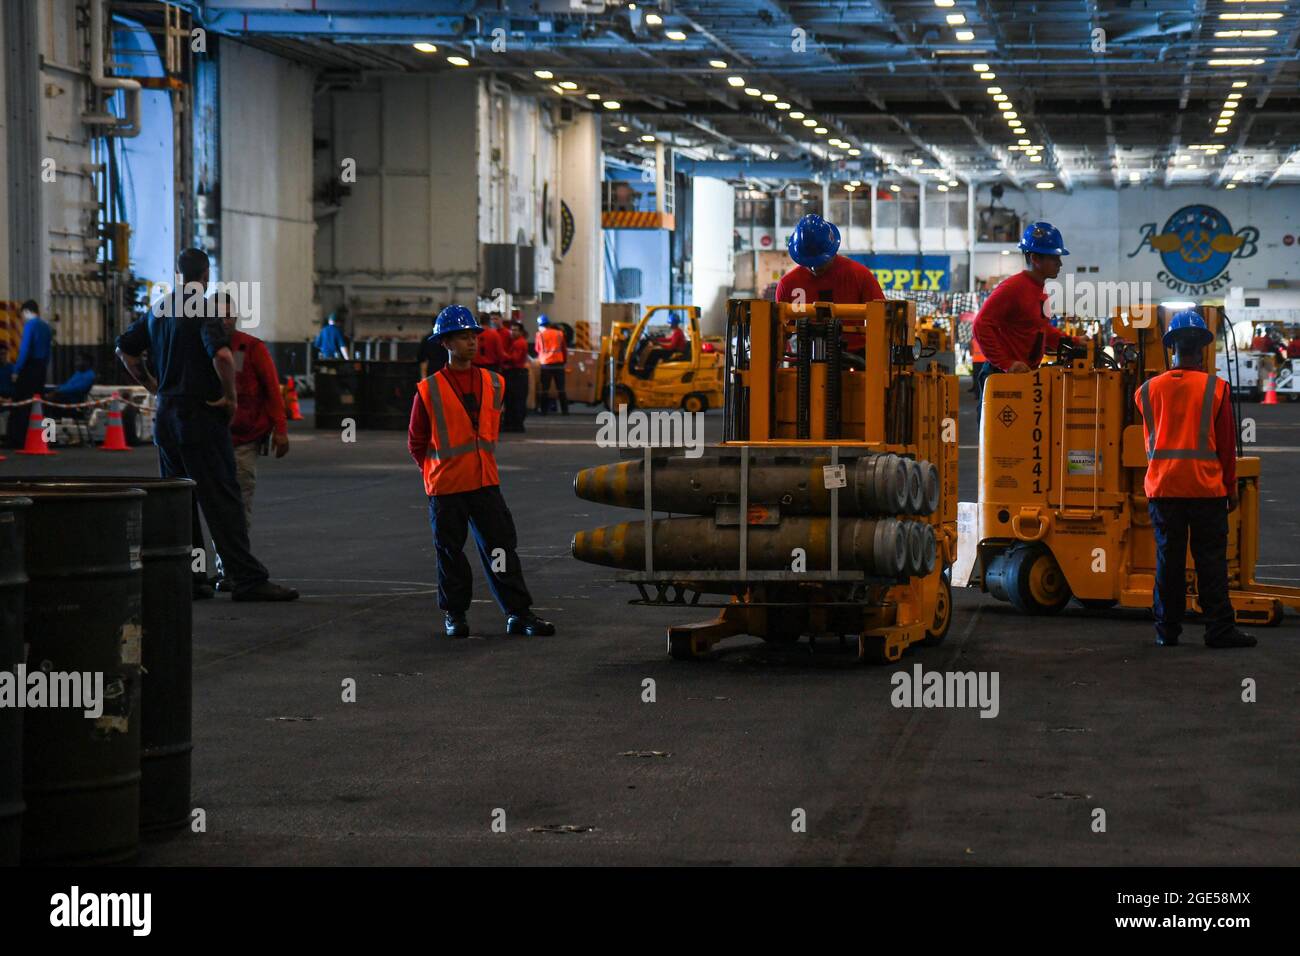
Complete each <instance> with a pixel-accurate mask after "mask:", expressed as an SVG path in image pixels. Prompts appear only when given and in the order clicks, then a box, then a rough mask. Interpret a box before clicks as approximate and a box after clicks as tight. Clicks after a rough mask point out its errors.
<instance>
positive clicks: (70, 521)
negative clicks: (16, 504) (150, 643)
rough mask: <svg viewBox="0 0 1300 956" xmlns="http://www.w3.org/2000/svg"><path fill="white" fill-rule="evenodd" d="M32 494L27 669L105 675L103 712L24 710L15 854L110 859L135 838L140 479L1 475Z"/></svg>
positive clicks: (131, 851) (125, 852)
mask: <svg viewBox="0 0 1300 956" xmlns="http://www.w3.org/2000/svg"><path fill="white" fill-rule="evenodd" d="M4 488H5V491H7V492H10V493H13V494H20V495H22V496H23V497H25V498H30V499H31V501H32V504H31V507H30V508H29V509H28V512H27V515H28V517H27V527H26V534H25V535H24V539H25V540H24V547H23V551H24V555H25V560H26V566H27V577H28V583H27V593H26V596H25V602H24V626H23V636H24V638H25V640H26V643H27V645H28V652H27V667H28V669H29V671H31V672H35V671H36V670H38V669H39V670H41V671H44V672H45V673H46V674H47V675H49V674H55V675H64V674H73V673H76V674H90V675H92V685H93V675H95V674H102V675H103V676H102V680H103V684H102V705H103V712H102V714H100V715H99V716H98V717H89V718H88V717H85V716H83V708H80V707H62V708H54V707H49V706H45V707H29V708H28V709H27V710H26V712H25V713H24V714H23V796H24V798H25V799H26V801H27V809H26V812H25V813H24V814H23V828H22V859H23V862H25V863H63V864H86V863H113V862H120V861H122V860H127V859H130V858H131V857H133V856H135V854H136V853H137V852H138V850H139V845H140V651H141V608H140V586H141V555H140V549H141V530H142V528H141V524H142V521H141V509H142V506H143V504H144V500H145V493H144V492H143V491H140V490H139V489H138V488H121V489H106V488H102V487H95V486H88V487H86V488H81V489H79V488H76V487H75V486H71V485H63V486H60V487H52V486H45V485H39V484H7V485H5V486H4Z"/></svg>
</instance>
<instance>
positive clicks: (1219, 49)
mask: <svg viewBox="0 0 1300 956" xmlns="http://www.w3.org/2000/svg"><path fill="white" fill-rule="evenodd" d="M1210 52H1211V53H1267V52H1268V47H1266V46H1216V47H1215V48H1214V49H1212V50H1211V51H1210Z"/></svg>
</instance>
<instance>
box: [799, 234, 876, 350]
mask: <svg viewBox="0 0 1300 956" xmlns="http://www.w3.org/2000/svg"><path fill="white" fill-rule="evenodd" d="M839 248H840V231H839V229H837V228H836V227H835V224H834V223H832V222H827V221H826V220H825V219H823V218H822V217H821V216H818V215H815V214H812V213H810V214H809V215H807V216H804V217H803V218H802V219H800V220H799V223H798V225H796V226H795V227H794V232H792V233H791V234H790V238H789V240H787V242H786V249H787V251H789V253H790V258H791V259H793V260H794V261H795V263H797V264H796V266H795V267H794V268H793V269H791V270H790V271H789V272H787V273H786V274H785V275H783V276H781V281H780V282H778V283H777V284H776V301H777V302H796V303H801V304H807V305H812V303H814V302H832V303H835V304H836V305H856V304H861V303H864V302H882V301H884V298H885V293H884V291H883V290H882V289H881V288H880V283H879V282H877V281H876V276H875V274H874V273H873V272H872V271H871V270H870V269H868V268H867V267H866V266H864V265H863V264H862V263H860V262H854V261H853V260H852V259H846V258H845V257H844V256H841V255H837V253H838V252H839ZM843 343H844V348H845V350H846V351H848V352H861V351H862V350H863V349H864V348H865V347H866V344H867V339H866V336H865V335H859V334H851V335H845V336H844V337H843Z"/></svg>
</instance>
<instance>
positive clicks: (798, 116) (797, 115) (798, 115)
mask: <svg viewBox="0 0 1300 956" xmlns="http://www.w3.org/2000/svg"><path fill="white" fill-rule="evenodd" d="M803 117H804V114H803V113H801V112H799V110H795V111H794V112H792V113H791V114H790V119H803Z"/></svg>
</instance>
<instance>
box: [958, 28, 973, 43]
mask: <svg viewBox="0 0 1300 956" xmlns="http://www.w3.org/2000/svg"><path fill="white" fill-rule="evenodd" d="M954 35H955V36H956V37H957V39H958V40H959V41H961V42H962V43H969V42H970V41H971V40H973V39H975V34H974V33H972V32H971V31H970V30H958V31H957V32H956V34H954Z"/></svg>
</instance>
